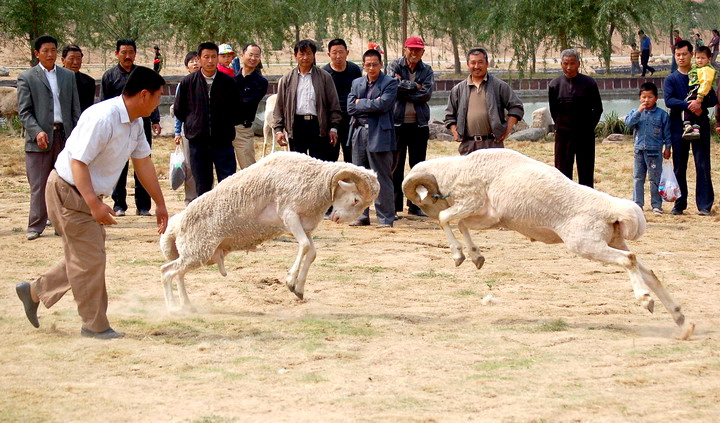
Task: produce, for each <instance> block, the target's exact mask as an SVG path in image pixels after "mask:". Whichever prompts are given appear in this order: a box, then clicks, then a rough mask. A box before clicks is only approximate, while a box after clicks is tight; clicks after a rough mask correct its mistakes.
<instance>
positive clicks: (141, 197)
mask: <svg viewBox="0 0 720 423" xmlns="http://www.w3.org/2000/svg"><path fill="white" fill-rule="evenodd" d="M143 129H144V130H145V138H147V142H148V144H150V147H151V148H152V124H151V123H150V119H149V118H143ZM129 165H130V162H129V161H128V162H125V167H124V168H123V170H122V172H120V178H119V179H118V182H117V184H115V188H114V189H113V192H112V199H113V202H114V203H115V204H114V205H113V209H114V210H123V211H126V210H127V209H128V205H127V187H126V185H127V175H128V166H129ZM133 178H135V207H137V209H138V210H147V211H150V207H151V206H152V204H151V202H150V194H148V192H147V191H145V187H143V186H142V184H141V183H140V179H138V177H137V175H136V174H135V172H133Z"/></svg>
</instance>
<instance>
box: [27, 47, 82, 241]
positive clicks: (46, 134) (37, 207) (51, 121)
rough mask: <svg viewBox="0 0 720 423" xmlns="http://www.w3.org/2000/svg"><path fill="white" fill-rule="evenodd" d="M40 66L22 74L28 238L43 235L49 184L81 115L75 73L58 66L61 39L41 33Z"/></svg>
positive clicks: (37, 54)
mask: <svg viewBox="0 0 720 423" xmlns="http://www.w3.org/2000/svg"><path fill="white" fill-rule="evenodd" d="M35 57H37V59H38V61H39V63H38V64H37V66H33V67H32V68H30V69H28V70H26V71H25V72H23V73H21V74H20V75H19V76H18V81H17V97H18V113H19V115H20V120H21V121H22V124H23V127H24V128H25V132H26V133H25V167H26V172H27V178H28V182H29V183H30V216H29V218H28V229H27V239H28V240H33V239H37V238H39V237H40V234H41V233H42V232H43V230H44V229H45V225H46V223H47V219H48V214H47V208H46V206H45V185H46V183H47V179H48V176H50V172H51V171H52V169H53V165H54V164H55V159H57V156H58V155H59V154H60V151H62V149H63V148H64V147H65V140H66V139H67V136H69V135H70V132H72V130H73V128H74V127H75V124H76V123H77V121H78V119H79V118H80V101H79V99H78V92H77V83H76V81H75V75H74V74H73V73H72V72H71V71H69V70H67V69H64V68H61V67H58V66H55V60H56V59H57V40H56V39H55V38H54V37H52V36H50V35H41V36H40V37H38V38H37V40H35Z"/></svg>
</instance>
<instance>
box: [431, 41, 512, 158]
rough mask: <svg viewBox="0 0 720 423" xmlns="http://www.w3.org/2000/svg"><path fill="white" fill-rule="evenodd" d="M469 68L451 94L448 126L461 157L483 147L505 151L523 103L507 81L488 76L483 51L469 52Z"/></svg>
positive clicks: (485, 55) (448, 107)
mask: <svg viewBox="0 0 720 423" xmlns="http://www.w3.org/2000/svg"><path fill="white" fill-rule="evenodd" d="M467 65H468V69H469V71H470V76H468V78H467V79H466V80H464V81H462V82H461V83H459V84H457V85H456V86H454V87H453V89H452V90H451V91H450V98H449V99H448V105H447V109H446V110H445V126H447V127H448V128H449V129H450V131H451V132H452V134H453V138H455V141H456V142H459V143H460V147H459V148H458V151H459V152H460V154H462V155H467V154H470V153H472V152H473V151H475V150H479V149H482V148H503V147H504V144H503V141H504V140H505V138H507V136H508V135H510V133H511V132H512V128H513V126H515V124H516V123H517V122H518V121H519V120H522V118H523V115H524V113H525V111H524V109H523V104H522V102H521V101H520V99H519V98H518V96H517V95H516V94H515V92H513V90H512V88H510V86H509V85H508V84H507V83H506V82H505V81H503V80H501V79H498V78H495V77H493V76H491V75H489V74H488V72H487V68H488V57H487V52H486V51H485V50H484V49H481V48H474V49H471V50H470V51H468V54H467ZM506 115H507V118H506Z"/></svg>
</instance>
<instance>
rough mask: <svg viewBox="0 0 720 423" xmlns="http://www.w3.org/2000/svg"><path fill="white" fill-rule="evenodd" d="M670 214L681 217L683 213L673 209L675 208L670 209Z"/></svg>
mask: <svg viewBox="0 0 720 423" xmlns="http://www.w3.org/2000/svg"><path fill="white" fill-rule="evenodd" d="M670 213H672V214H673V215H675V216H682V215H683V211H682V210H678V209H675V208H674V209H672V210H671V211H670Z"/></svg>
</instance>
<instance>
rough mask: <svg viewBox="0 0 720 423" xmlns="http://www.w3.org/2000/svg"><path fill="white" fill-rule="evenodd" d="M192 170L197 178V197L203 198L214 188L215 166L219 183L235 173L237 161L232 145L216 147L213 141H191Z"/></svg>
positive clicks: (195, 139) (204, 139)
mask: <svg viewBox="0 0 720 423" xmlns="http://www.w3.org/2000/svg"><path fill="white" fill-rule="evenodd" d="M189 147H190V148H189V150H190V169H191V170H192V174H193V177H194V178H195V189H196V191H197V195H198V196H201V195H203V194H204V193H206V192H208V191H210V190H211V189H212V187H213V182H214V178H213V166H214V167H215V173H216V174H217V181H218V183H220V182H222V180H223V179H225V178H227V177H228V176H230V175H232V174H233V173H235V170H236V169H237V161H236V160H235V149H234V148H233V146H232V143H227V145H215V144H214V143H213V142H212V140H211V139H209V138H203V139H198V138H194V139H193V140H191V141H190V146H189Z"/></svg>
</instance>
